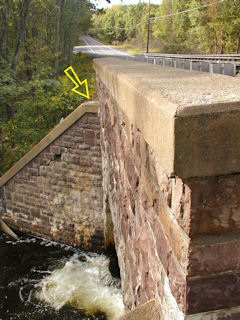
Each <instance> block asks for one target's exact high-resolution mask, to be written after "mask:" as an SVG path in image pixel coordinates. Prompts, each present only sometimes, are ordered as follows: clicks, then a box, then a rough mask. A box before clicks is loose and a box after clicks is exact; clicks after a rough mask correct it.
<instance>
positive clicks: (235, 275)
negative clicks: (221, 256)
mask: <svg viewBox="0 0 240 320" xmlns="http://www.w3.org/2000/svg"><path fill="white" fill-rule="evenodd" d="M239 279H240V272H227V273H221V274H216V275H210V276H205V277H195V278H188V279H187V297H186V301H187V304H186V310H185V311H186V313H187V314H192V313H200V312H206V311H210V310H218V309H224V308H229V307H234V306H239V305H240V281H239Z"/></svg>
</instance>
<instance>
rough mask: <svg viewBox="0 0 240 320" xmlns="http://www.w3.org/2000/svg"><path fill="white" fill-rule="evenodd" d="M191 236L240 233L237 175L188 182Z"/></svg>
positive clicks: (239, 192) (239, 190) (239, 187)
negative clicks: (236, 231)
mask: <svg viewBox="0 0 240 320" xmlns="http://www.w3.org/2000/svg"><path fill="white" fill-rule="evenodd" d="M185 184H186V185H187V186H188V188H189V190H191V213H190V214H191V227H190V228H191V230H190V235H191V237H196V236H198V235H200V234H217V233H223V232H224V233H225V232H230V231H235V230H238V231H239V230H240V215H239V208H240V175H239V174H238V175H232V176H223V177H221V176H220V177H209V178H203V179H189V180H187V181H186V182H185Z"/></svg>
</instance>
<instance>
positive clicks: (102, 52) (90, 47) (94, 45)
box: [73, 36, 131, 58]
mask: <svg viewBox="0 0 240 320" xmlns="http://www.w3.org/2000/svg"><path fill="white" fill-rule="evenodd" d="M82 40H83V41H84V42H85V44H86V45H85V46H75V47H74V48H73V52H74V53H77V52H83V53H86V54H89V55H92V56H95V57H96V56H101V57H102V56H111V57H122V58H127V57H131V55H129V54H127V53H125V52H122V51H120V50H116V49H113V48H111V47H109V46H106V45H105V44H103V43H101V42H98V41H96V40H95V39H93V38H91V37H89V36H82Z"/></svg>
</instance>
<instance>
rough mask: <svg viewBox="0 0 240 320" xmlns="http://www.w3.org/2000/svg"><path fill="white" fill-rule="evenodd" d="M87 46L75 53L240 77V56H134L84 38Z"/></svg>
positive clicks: (76, 47) (77, 49) (88, 37)
mask: <svg viewBox="0 0 240 320" xmlns="http://www.w3.org/2000/svg"><path fill="white" fill-rule="evenodd" d="M82 40H83V41H84V42H85V46H75V47H74V48H73V52H74V53H78V52H83V53H86V54H88V55H91V56H93V57H115V58H121V59H126V60H132V61H139V62H143V63H150V64H158V65H161V66H164V67H173V68H179V69H185V70H192V71H201V72H210V73H218V74H223V75H228V76H240V60H239V59H240V55H178V54H156V53H155V54H152V53H150V54H142V55H139V56H133V55H130V54H127V53H126V52H123V51H120V50H116V49H113V48H111V47H109V46H106V45H105V44H103V43H101V42H99V41H97V40H95V39H93V38H91V37H90V36H82Z"/></svg>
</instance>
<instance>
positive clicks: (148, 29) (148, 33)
mask: <svg viewBox="0 0 240 320" xmlns="http://www.w3.org/2000/svg"><path fill="white" fill-rule="evenodd" d="M149 38H150V0H148V27H147V53H148V50H149Z"/></svg>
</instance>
